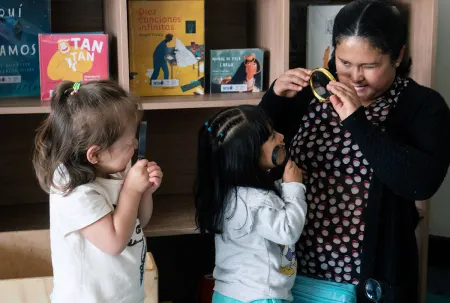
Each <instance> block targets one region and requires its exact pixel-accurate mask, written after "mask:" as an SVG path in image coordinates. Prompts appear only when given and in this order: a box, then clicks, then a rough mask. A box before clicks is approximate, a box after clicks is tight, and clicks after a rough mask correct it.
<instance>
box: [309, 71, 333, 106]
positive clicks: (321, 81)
mask: <svg viewBox="0 0 450 303" xmlns="http://www.w3.org/2000/svg"><path fill="white" fill-rule="evenodd" d="M330 82H331V79H330V78H328V77H327V75H325V74H324V73H322V72H320V71H315V72H313V73H312V74H311V88H312V89H313V90H314V91H315V92H316V93H317V94H318V95H319V96H320V97H322V98H323V99H328V98H329V97H330V96H331V95H332V94H331V93H330V92H329V91H328V90H327V85H328V83H330Z"/></svg>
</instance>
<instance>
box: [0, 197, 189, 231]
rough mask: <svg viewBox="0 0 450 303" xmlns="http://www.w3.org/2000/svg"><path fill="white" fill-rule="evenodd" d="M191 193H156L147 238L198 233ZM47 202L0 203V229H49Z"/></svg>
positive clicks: (146, 229)
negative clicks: (2, 204) (0, 204)
mask: <svg viewBox="0 0 450 303" xmlns="http://www.w3.org/2000/svg"><path fill="white" fill-rule="evenodd" d="M194 218H195V207H194V200H193V197H192V195H155V197H154V211H153V216H152V218H151V220H150V223H149V224H148V225H147V226H146V227H145V228H144V233H145V235H146V236H147V237H158V236H173V235H186V234H194V233H197V231H196V226H195V221H194ZM49 226H50V222H49V207H48V202H45V203H33V204H19V205H6V206H5V205H4V206H0V232H5V231H20V230H42V229H48V228H49Z"/></svg>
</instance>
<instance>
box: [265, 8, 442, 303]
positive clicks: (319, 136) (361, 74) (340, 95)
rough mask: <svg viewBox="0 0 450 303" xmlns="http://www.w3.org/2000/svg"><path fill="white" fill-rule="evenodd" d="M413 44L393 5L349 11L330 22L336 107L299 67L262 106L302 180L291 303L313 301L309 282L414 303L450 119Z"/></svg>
mask: <svg viewBox="0 0 450 303" xmlns="http://www.w3.org/2000/svg"><path fill="white" fill-rule="evenodd" d="M407 37H408V28H407V22H406V21H405V19H403V18H402V16H401V14H400V12H399V11H398V9H397V8H396V7H395V6H392V5H390V4H388V3H387V1H380V0H370V1H368V0H365V1H364V0H356V1H353V2H351V3H349V4H348V5H346V6H345V7H344V8H342V9H341V11H340V12H339V13H338V14H337V16H336V18H335V22H334V27H333V41H332V43H333V46H334V49H335V51H334V53H333V56H332V58H331V60H330V62H329V69H330V72H331V73H332V74H334V75H335V77H336V78H337V79H338V81H336V82H332V83H330V84H329V85H328V87H327V89H328V90H329V91H330V92H331V93H332V94H333V96H332V97H331V100H330V101H331V103H321V102H320V101H319V100H317V99H315V98H314V95H313V94H312V91H311V89H310V87H309V83H308V81H309V78H310V75H311V70H307V69H303V68H297V69H292V70H289V71H287V72H285V73H284V74H283V75H281V76H280V77H279V78H278V79H277V80H276V81H275V82H274V83H273V84H272V86H271V88H270V89H269V91H268V92H267V93H266V94H265V95H264V97H263V99H262V101H261V103H260V106H261V107H262V108H263V109H265V111H266V112H267V113H268V115H269V117H270V119H271V120H272V121H273V123H274V128H275V129H276V130H277V131H278V132H280V133H282V134H284V136H285V142H286V143H287V144H288V145H289V146H290V156H291V159H292V160H293V161H294V162H296V163H297V164H298V165H299V167H301V168H303V169H304V171H305V172H306V173H305V176H304V178H305V182H307V203H308V216H307V220H306V222H305V228H304V231H303V234H302V236H301V238H300V240H299V242H298V247H297V251H298V273H299V275H300V276H298V277H297V282H296V284H295V286H294V289H293V290H292V292H293V295H294V302H312V301H308V300H306V299H304V298H305V297H306V296H307V295H305V289H304V288H302V287H303V286H304V285H306V284H305V282H311V281H312V283H316V284H317V283H319V284H320V283H330V282H332V283H333V285H335V286H339V285H346V286H347V287H350V286H351V285H352V284H353V285H355V286H356V287H355V293H357V297H358V302H370V301H372V302H395V303H402V302H408V303H411V302H417V301H418V292H417V289H418V252H417V243H416V238H415V233H414V231H415V229H416V227H417V224H418V221H419V216H418V212H417V210H416V208H415V200H426V199H428V198H430V197H431V196H432V195H434V193H435V192H436V191H437V190H438V188H439V187H440V185H441V183H442V181H443V180H444V177H445V175H446V174H447V169H448V166H449V163H450V140H448V138H450V111H449V108H448V106H447V104H446V103H445V100H444V99H443V98H442V97H441V96H440V95H439V94H438V93H437V92H436V91H434V90H432V89H430V88H426V87H423V86H421V85H419V84H418V83H416V82H415V81H414V80H412V79H410V78H408V77H407V75H408V73H409V69H410V66H411V60H410V59H406V57H405V56H404V54H405V49H406V45H407ZM325 280H326V282H324V281H325ZM322 285H323V284H322ZM327 285H331V284H327ZM320 302H322V301H320ZM323 302H329V301H323ZM333 302H341V301H333Z"/></svg>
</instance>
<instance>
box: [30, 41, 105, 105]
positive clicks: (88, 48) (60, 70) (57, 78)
mask: <svg viewBox="0 0 450 303" xmlns="http://www.w3.org/2000/svg"><path fill="white" fill-rule="evenodd" d="M39 58H40V76H41V100H43V101H46V100H50V99H51V96H52V93H53V90H54V89H55V87H56V86H57V85H58V83H60V82H62V81H64V80H70V81H74V82H78V81H82V82H89V81H94V80H104V79H108V78H109V65H108V62H109V53H108V35H107V34H99V33H82V34H40V35H39Z"/></svg>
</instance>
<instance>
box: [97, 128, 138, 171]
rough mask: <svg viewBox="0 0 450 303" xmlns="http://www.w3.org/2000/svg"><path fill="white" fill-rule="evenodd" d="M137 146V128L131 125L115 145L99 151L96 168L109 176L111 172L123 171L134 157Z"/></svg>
mask: <svg viewBox="0 0 450 303" xmlns="http://www.w3.org/2000/svg"><path fill="white" fill-rule="evenodd" d="M137 146H138V142H137V139H136V130H135V129H134V128H133V127H129V128H128V129H127V131H126V132H125V134H124V135H123V136H122V137H120V138H119V139H118V140H117V141H116V142H114V144H113V145H111V146H110V147H109V148H107V149H105V150H102V151H100V152H99V155H98V164H97V165H96V168H97V170H98V171H99V173H100V175H102V176H104V177H107V176H108V175H110V174H115V173H118V172H123V171H124V170H125V169H126V167H127V165H128V163H129V162H130V160H131V158H132V157H133V155H134V151H135V150H136V149H137Z"/></svg>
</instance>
